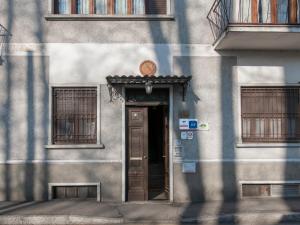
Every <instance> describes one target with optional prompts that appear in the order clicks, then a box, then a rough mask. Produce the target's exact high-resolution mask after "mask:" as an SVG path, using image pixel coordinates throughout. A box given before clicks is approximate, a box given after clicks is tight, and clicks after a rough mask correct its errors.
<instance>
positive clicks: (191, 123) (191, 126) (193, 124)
mask: <svg viewBox="0 0 300 225" xmlns="http://www.w3.org/2000/svg"><path fill="white" fill-rule="evenodd" d="M189 129H198V121H197V120H189Z"/></svg>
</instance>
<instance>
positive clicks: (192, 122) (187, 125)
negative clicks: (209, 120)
mask: <svg viewBox="0 0 300 225" xmlns="http://www.w3.org/2000/svg"><path fill="white" fill-rule="evenodd" d="M179 129H180V130H197V129H198V120H197V119H179Z"/></svg>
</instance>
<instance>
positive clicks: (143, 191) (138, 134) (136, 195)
mask: <svg viewBox="0 0 300 225" xmlns="http://www.w3.org/2000/svg"><path fill="white" fill-rule="evenodd" d="M127 121H128V123H127V124H128V133H127V134H128V140H127V143H128V145H127V146H128V150H127V165H128V166H127V168H128V169H127V179H128V182H127V194H128V195H127V198H128V201H145V200H148V109H147V108H145V107H143V108H127Z"/></svg>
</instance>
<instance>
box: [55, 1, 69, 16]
mask: <svg viewBox="0 0 300 225" xmlns="http://www.w3.org/2000/svg"><path fill="white" fill-rule="evenodd" d="M57 1H58V3H57V4H58V12H59V14H69V13H70V10H69V1H68V0H57Z"/></svg>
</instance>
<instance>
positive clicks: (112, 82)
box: [106, 75, 192, 101]
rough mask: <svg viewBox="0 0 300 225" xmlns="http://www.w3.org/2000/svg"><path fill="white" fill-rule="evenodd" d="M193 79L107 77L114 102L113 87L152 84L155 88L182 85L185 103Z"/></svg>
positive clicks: (176, 77) (181, 77)
mask: <svg viewBox="0 0 300 225" xmlns="http://www.w3.org/2000/svg"><path fill="white" fill-rule="evenodd" d="M191 79H192V77H191V76H175V75H174V76H132V75H130V76H125V75H122V76H119V75H115V76H108V77H106V80H107V83H108V88H109V93H110V98H111V101H112V96H113V86H120V85H130V86H139V85H146V84H147V83H149V82H151V84H152V85H153V87H154V88H155V86H159V85H180V86H181V87H182V98H183V101H185V95H186V89H187V87H188V84H189V81H190V80H191Z"/></svg>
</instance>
